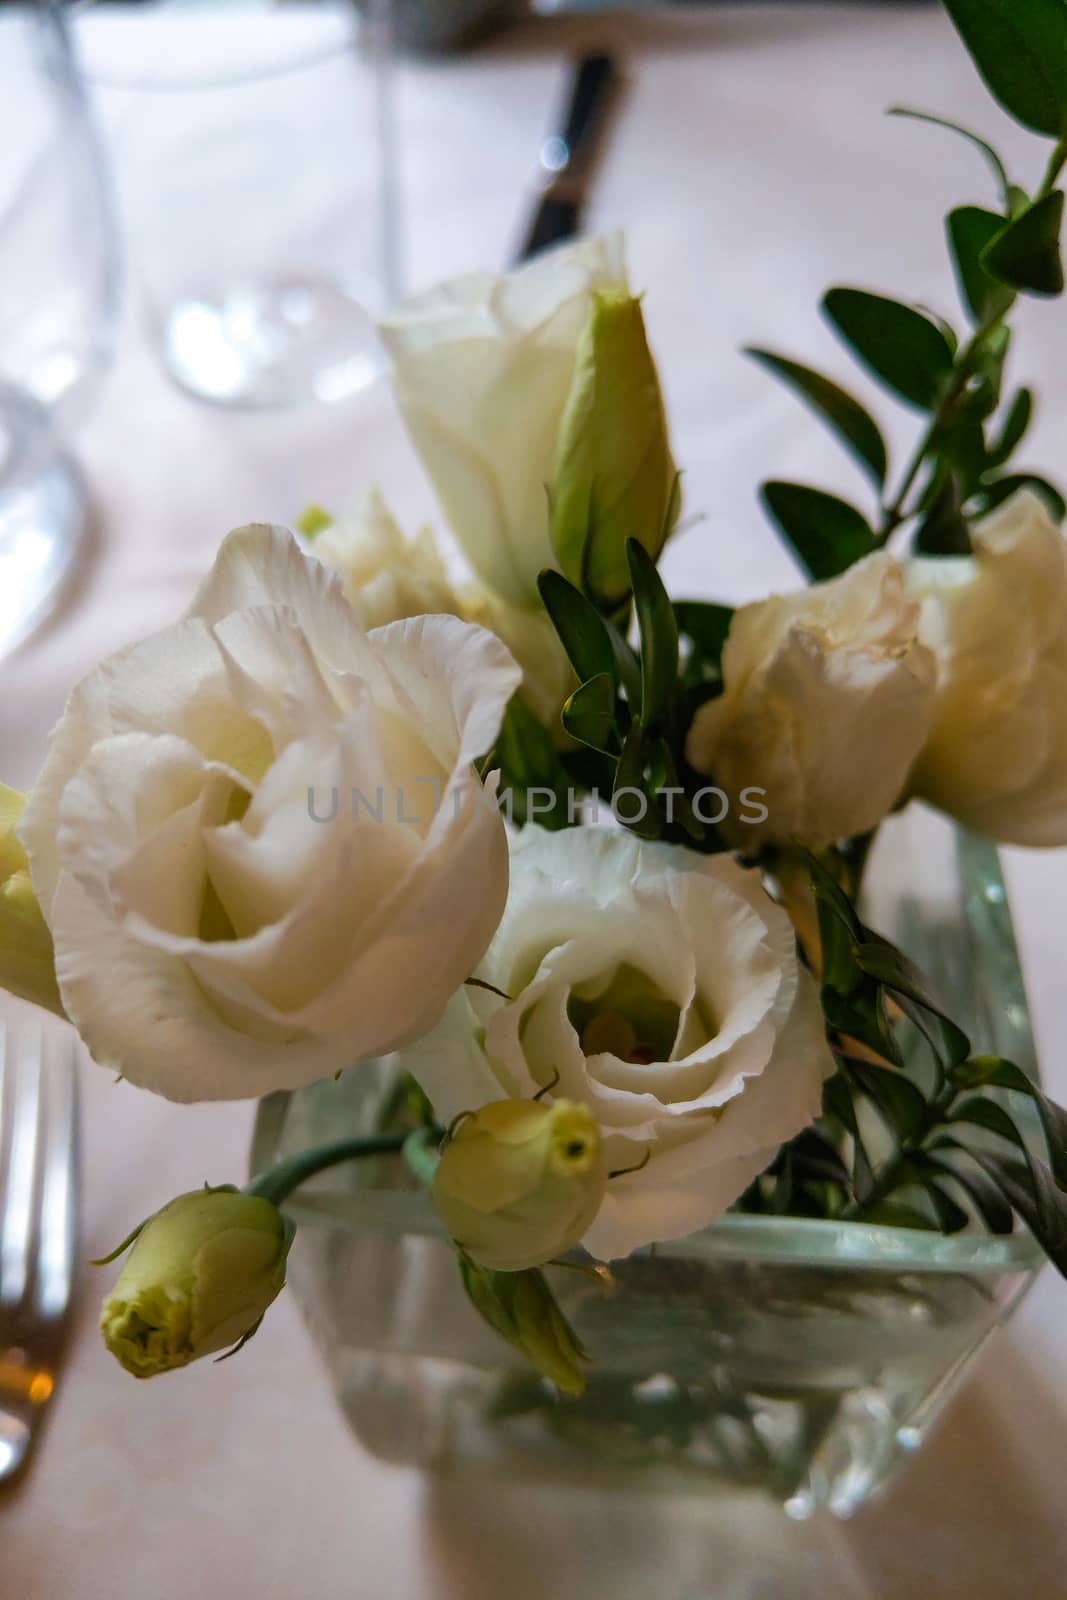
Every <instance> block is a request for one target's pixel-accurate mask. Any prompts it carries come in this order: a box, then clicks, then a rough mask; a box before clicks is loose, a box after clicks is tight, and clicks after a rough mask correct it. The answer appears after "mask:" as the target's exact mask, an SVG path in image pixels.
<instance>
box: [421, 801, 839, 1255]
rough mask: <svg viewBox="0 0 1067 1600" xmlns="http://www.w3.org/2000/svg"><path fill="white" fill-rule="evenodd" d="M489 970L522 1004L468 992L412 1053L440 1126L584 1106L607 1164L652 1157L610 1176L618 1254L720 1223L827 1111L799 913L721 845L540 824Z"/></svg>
mask: <svg viewBox="0 0 1067 1600" xmlns="http://www.w3.org/2000/svg"><path fill="white" fill-rule="evenodd" d="M479 976H480V977H482V978H483V979H485V980H486V981H487V982H488V983H491V984H493V985H494V986H495V987H496V988H498V989H500V990H502V991H503V992H504V993H505V994H506V995H507V996H508V997H509V998H508V999H507V1000H506V1001H504V1000H501V999H499V998H496V997H494V996H493V995H492V994H490V993H488V992H486V991H483V990H473V989H467V990H464V991H463V992H461V993H460V994H458V995H457V996H456V997H455V998H454V999H453V1001H452V1003H451V1004H450V1006H449V1009H448V1011H447V1013H446V1015H445V1018H444V1020H443V1021H442V1022H441V1023H440V1025H439V1026H438V1027H437V1028H436V1029H434V1031H433V1032H432V1033H431V1034H429V1035H428V1036H427V1037H426V1038H424V1039H422V1040H420V1041H419V1042H418V1043H417V1044H415V1045H414V1046H412V1047H411V1048H410V1049H408V1050H407V1051H405V1052H404V1053H403V1055H402V1056H401V1061H402V1064H403V1065H404V1066H405V1067H407V1068H408V1069H409V1070H410V1071H412V1072H413V1073H414V1074H415V1076H416V1077H417V1078H418V1080H419V1082H420V1083H421V1084H422V1086H423V1088H424V1089H425V1091H426V1093H427V1094H428V1095H429V1097H430V1099H431V1100H432V1102H433V1105H434V1108H435V1111H436V1112H437V1115H438V1116H439V1117H440V1118H441V1119H442V1120H444V1121H447V1120H449V1119H450V1118H452V1117H453V1116H456V1115H458V1113H459V1112H461V1111H464V1110H470V1109H475V1108H477V1107H478V1106H481V1105H483V1104H485V1103H486V1102H488V1101H492V1100H499V1099H500V1098H501V1097H503V1096H517V1097H520V1098H529V1097H531V1096H532V1095H534V1094H536V1093H538V1092H539V1091H540V1090H542V1089H546V1088H548V1086H550V1085H551V1086H552V1088H551V1091H550V1092H551V1093H552V1094H554V1095H558V1096H561V1097H565V1098H567V1099H568V1100H573V1101H577V1102H579V1103H581V1104H584V1105H586V1106H587V1107H588V1108H589V1109H590V1111H591V1112H592V1114H593V1116H594V1118H595V1120H596V1122H597V1125H598V1127H599V1130H600V1134H601V1138H602V1139H603V1141H604V1148H605V1152H606V1159H607V1165H608V1169H609V1170H610V1171H614V1172H621V1171H624V1170H625V1169H630V1168H639V1170H634V1171H626V1175H624V1176H619V1177H615V1178H613V1179H611V1181H610V1182H609V1183H608V1186H607V1196H606V1198H605V1200H604V1202H603V1205H602V1206H601V1209H600V1212H599V1214H598V1216H597V1218H596V1221H595V1222H594V1224H593V1226H592V1227H591V1229H590V1230H589V1232H588V1233H587V1235H586V1238H585V1243H586V1245H587V1246H588V1248H589V1249H590V1250H591V1251H592V1252H593V1254H595V1255H598V1256H602V1257H605V1258H612V1257H618V1256H622V1255H626V1254H628V1253H629V1252H630V1251H631V1250H634V1249H636V1248H637V1247H638V1246H640V1245H646V1244H651V1243H653V1242H654V1241H656V1240H664V1239H673V1238H678V1237H681V1236H683V1235H685V1234H688V1233H691V1232H692V1231H693V1230H695V1229H697V1228H701V1227H704V1226H706V1225H707V1224H708V1223H710V1222H712V1221H713V1220H714V1218H715V1217H716V1216H718V1215H719V1214H720V1213H721V1212H722V1211H724V1210H725V1209H726V1207H727V1206H729V1205H730V1204H731V1203H732V1202H733V1201H734V1200H736V1199H737V1197H738V1196H739V1195H740V1194H741V1193H742V1192H743V1191H744V1190H745V1189H746V1188H747V1187H748V1185H749V1183H751V1182H752V1180H753V1179H754V1178H755V1177H757V1176H758V1174H759V1173H760V1172H761V1171H762V1170H763V1169H764V1168H765V1167H766V1166H767V1164H768V1163H769V1162H770V1160H771V1159H772V1158H773V1156H774V1153H775V1151H776V1150H777V1148H778V1147H779V1145H780V1144H781V1143H782V1142H783V1141H784V1140H786V1139H789V1138H791V1137H792V1136H793V1135H795V1134H797V1133H799V1132H800V1131H801V1130H802V1129H803V1128H804V1127H806V1126H807V1125H808V1124H809V1123H810V1122H811V1120H812V1118H813V1117H815V1116H816V1115H817V1114H818V1112H819V1109H820V1104H821V1085H822V1082H823V1080H824V1078H825V1077H827V1076H828V1075H829V1073H831V1072H832V1071H833V1059H832V1056H831V1054H830V1051H829V1048H828V1046H827V1043H826V1039H825V1032H824V1027H823V1020H822V1013H821V1009H820V1006H819V1002H818V995H817V992H816V989H815V984H814V982H813V980H812V978H811V977H810V975H809V974H808V973H807V972H806V971H804V970H803V969H802V968H801V967H800V965H799V962H798V960H797V956H796V951H795V936H794V932H793V928H792V924H791V923H790V921H789V918H788V916H787V915H786V913H785V912H784V911H783V910H782V909H781V908H780V907H778V906H776V905H775V904H774V903H773V902H772V901H771V900H770V898H769V897H768V896H767V894H766V893H765V891H764V889H763V887H762V884H761V881H760V879H759V876H758V874H756V873H754V872H746V871H744V870H743V869H742V868H740V867H739V866H737V865H736V864H735V863H734V862H733V861H732V860H731V859H729V858H728V857H725V856H712V857H708V856H698V855H696V854H695V853H693V852H690V851H686V850H683V849H679V848H677V847H675V846H670V845H659V844H645V843H641V842H639V841H638V840H636V839H634V838H633V836H632V835H628V834H623V833H619V832H615V831H610V830H607V829H597V828H578V829H571V830H566V831H564V832H561V833H543V832H541V830H539V829H537V828H527V829H525V830H524V832H523V833H522V835H521V836H520V837H519V839H518V840H517V842H516V843H515V844H514V846H513V849H512V879H511V893H510V896H509V900H508V906H507V910H506V911H505V914H504V917H503V919H502V921H501V924H500V927H499V929H498V930H497V934H496V936H495V938H494V940H493V943H492V945H491V946H490V949H489V952H488V954H487V956H486V960H485V962H484V963H483V965H482V967H481V968H480V969H479ZM627 1013H629V1020H627ZM642 1027H644V1028H645V1029H646V1030H647V1031H648V1032H649V1037H648V1038H646V1039H642V1038H641V1036H640V1030H641V1028H642ZM628 1028H629V1029H631V1031H632V1033H633V1038H632V1039H630V1038H628V1039H627V1040H626V1043H627V1045H628V1046H629V1048H627V1049H626V1051H625V1053H624V1054H620V1053H616V1051H615V1050H613V1049H612V1048H611V1045H612V1043H613V1040H612V1037H611V1036H612V1034H614V1035H615V1036H616V1037H615V1040H614V1042H615V1043H616V1044H617V1043H618V1040H619V1037H620V1033H621V1032H625V1030H626V1029H628ZM605 1046H606V1048H605ZM587 1052H588V1053H587ZM642 1163H644V1164H643V1165H642Z"/></svg>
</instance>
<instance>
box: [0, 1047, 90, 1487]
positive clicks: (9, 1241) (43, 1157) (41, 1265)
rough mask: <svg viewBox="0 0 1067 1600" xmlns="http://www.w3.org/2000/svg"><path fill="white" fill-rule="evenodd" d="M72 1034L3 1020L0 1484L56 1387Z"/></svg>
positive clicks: (70, 1251) (68, 1248)
mask: <svg viewBox="0 0 1067 1600" xmlns="http://www.w3.org/2000/svg"><path fill="white" fill-rule="evenodd" d="M76 1048H77V1047H76V1041H75V1039H74V1036H73V1034H72V1033H71V1034H69V1035H68V1034H67V1033H66V1032H62V1033H60V1032H58V1031H57V1030H53V1029H48V1030H44V1029H41V1028H26V1029H18V1028H15V1027H12V1026H10V1025H4V1024H0V1482H3V1481H4V1480H5V1479H8V1478H12V1477H14V1475H15V1474H16V1473H17V1472H19V1471H20V1469H21V1468H22V1467H23V1466H24V1465H25V1464H26V1462H27V1461H28V1459H29V1456H30V1452H31V1450H32V1448H33V1445H34V1441H35V1440H36V1438H37V1435H38V1433H39V1430H40V1426H41V1423H42V1421H43V1419H44V1417H45V1415H46V1413H47V1411H48V1404H49V1401H50V1399H51V1397H52V1395H53V1393H54V1391H55V1387H56V1378H57V1372H58V1368H59V1363H60V1359H61V1356H62V1345H63V1335H64V1332H65V1326H66V1320H67V1311H68V1308H69V1305H70V1298H71V1286H72V1282H73V1277H74V1261H75V1253H76V1250H77V1238H78V1093H77V1077H76Z"/></svg>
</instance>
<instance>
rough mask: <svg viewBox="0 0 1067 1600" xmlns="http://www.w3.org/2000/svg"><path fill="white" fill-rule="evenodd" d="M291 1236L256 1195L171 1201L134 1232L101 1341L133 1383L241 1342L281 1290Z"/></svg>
mask: <svg viewBox="0 0 1067 1600" xmlns="http://www.w3.org/2000/svg"><path fill="white" fill-rule="evenodd" d="M292 1237H293V1230H292V1227H291V1225H290V1224H289V1223H288V1222H287V1221H286V1220H285V1218H284V1217H283V1216H282V1214H281V1212H280V1211H279V1210H278V1209H277V1207H276V1206H273V1205H271V1203H270V1201H269V1200H263V1199H261V1198H259V1196H257V1195H248V1194H242V1193H241V1192H240V1191H239V1190H237V1189H232V1188H222V1189H196V1190H194V1191H193V1192H192V1193H191V1194H181V1195H179V1196H178V1198H177V1199H176V1200H172V1201H171V1202H170V1204H169V1205H165V1206H164V1207H163V1209H162V1210H161V1211H157V1212H156V1214H155V1216H153V1217H150V1218H149V1219H148V1221H147V1222H146V1223H144V1224H143V1226H142V1227H141V1228H140V1230H139V1231H138V1233H137V1234H136V1237H135V1240H134V1245H133V1249H132V1250H131V1251H130V1255H129V1259H128V1260H127V1262H126V1265H125V1266H124V1267H123V1269H122V1272H121V1273H120V1274H119V1278H118V1282H117V1283H116V1284H115V1287H114V1288H113V1289H112V1291H111V1293H110V1294H109V1295H108V1297H107V1299H106V1300H105V1301H104V1305H103V1309H102V1311H101V1313H100V1329H101V1332H102V1333H103V1335H104V1343H105V1344H106V1345H107V1347H108V1349H109V1350H110V1351H111V1354H112V1355H113V1356H115V1357H116V1359H117V1360H118V1361H120V1362H121V1364H122V1365H123V1366H124V1367H125V1368H126V1371H127V1372H132V1374H133V1376H134V1377H135V1378H151V1377H154V1376H155V1374H156V1373H158V1372H171V1371H173V1370H174V1369H175V1368H176V1367H185V1366H188V1364H189V1362H190V1361H196V1360H198V1359H199V1358H200V1357H201V1356H208V1355H213V1354H214V1353H215V1352H216V1351H217V1350H225V1349H227V1348H228V1347H229V1346H231V1345H239V1344H242V1343H244V1341H245V1340H247V1339H250V1338H251V1337H252V1335H253V1334H254V1333H255V1331H256V1329H257V1327H258V1326H259V1323H260V1322H261V1320H262V1318H263V1314H264V1312H265V1311H266V1310H267V1307H268V1306H269V1305H270V1304H271V1302H272V1301H273V1300H274V1299H275V1297H276V1296H277V1294H278V1292H279V1290H280V1289H281V1288H282V1286H283V1285H284V1283H285V1260H286V1256H287V1255H288V1253H289V1245H290V1243H291V1242H292Z"/></svg>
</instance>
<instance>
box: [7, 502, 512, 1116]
mask: <svg viewBox="0 0 1067 1600" xmlns="http://www.w3.org/2000/svg"><path fill="white" fill-rule="evenodd" d="M518 679H519V673H518V669H517V668H516V666H515V664H514V662H513V661H512V659H511V657H510V656H509V655H508V653H507V651H506V650H505V649H504V648H503V646H502V645H501V644H500V643H499V642H498V641H497V640H496V639H494V638H492V637H491V635H489V634H487V633H485V632H484V631H483V630H482V629H479V628H473V627H470V626H468V625H467V624H466V623H463V622H459V621H457V620H456V619H455V618H451V617H423V618H419V619H417V620H415V621H411V622H398V623H393V624H391V625H390V626H388V627H385V628H379V629H376V630H374V631H373V632H371V633H370V634H365V633H364V632H363V630H362V629H361V628H360V626H359V624H358V623H357V621H356V619H355V617H354V615H353V613H352V610H351V608H350V607H349V605H348V603H347V601H346V600H345V598H344V596H343V594H342V592H341V587H340V583H339V581H338V580H337V578H336V577H335V576H333V575H332V574H330V573H329V572H328V571H327V569H326V568H325V567H324V566H323V565H322V563H321V562H318V561H313V560H311V559H310V558H309V557H307V556H305V555H303V554H302V553H301V551H300V549H299V548H298V546H297V544H296V542H295V540H294V539H293V537H292V535H291V534H289V533H287V532H286V531H285V530H284V529H280V528H270V527H252V528H244V529H239V530H238V531H237V532H236V533H233V534H231V535H230V536H229V538H228V539H227V540H226V541H225V543H224V544H223V546H222V549H221V551H220V553H219V556H218V559H217V561H216V563H215V567H214V570H213V572H212V573H211V575H210V577H209V578H208V580H207V582H206V583H205V585H204V587H203V588H202V590H201V592H200V594H199V596H198V597H197V599H196V601H195V603H194V605H193V608H192V610H191V612H190V614H189V615H188V616H187V617H186V618H185V620H184V621H182V622H179V623H177V624H176V625H175V626H174V627H172V628H167V629H165V630H164V631H163V632H162V633H159V634H156V635H155V636H154V637H152V638H149V639H146V640H145V641H144V642H143V643H142V644H138V645H134V646H132V647H131V648H130V649H128V650H124V651H121V652H120V653H119V654H118V655H116V656H113V657H112V658H111V659H110V660H108V661H106V662H105V663H104V664H103V665H102V666H101V667H100V668H98V669H97V671H96V672H94V673H92V674H91V675H90V676H89V677H88V678H87V679H86V680H85V682H84V683H83V684H82V685H81V686H80V687H79V688H78V689H76V690H75V692H74V694H73V695H72V697H71V699H70V702H69V704H68V706H67V709H66V711H65V712H64V715H63V718H62V720H61V722H60V723H59V726H58V728H57V729H56V730H55V732H54V734H53V735H52V741H51V747H50V751H49V755H48V759H47V761H46V763H45V767H44V769H43V771H42V773H41V775H40V777H39V778H38V781H37V783H36V785H35V787H34V789H33V791H32V793H31V795H30V797H29V801H28V804H27V806H26V810H25V813H24V815H23V817H22V821H21V823H20V826H19V830H18V832H19V836H20V838H21V840H22V842H23V844H24V846H25V848H26V853H27V855H28V857H29V864H30V872H31V875H32V880H33V887H34V889H35V891H36V894H37V897H38V899H39V901H40V905H41V909H42V911H43V913H44V916H45V918H46V920H47V922H48V924H49V927H50V929H51V933H52V938H53V940H54V944H55V961H56V976H57V979H58V983H59V989H60V994H61V996H62V1000H63V1004H64V1007H65V1009H66V1011H67V1014H68V1015H69V1017H70V1018H71V1020H72V1021H73V1022H74V1024H75V1026H76V1027H77V1028H78V1030H79V1032H80V1033H81V1035H82V1037H83V1038H84V1039H85V1041H86V1043H87V1044H88V1046H89V1048H90V1050H91V1051H92V1053H93V1055H94V1056H95V1057H96V1059H97V1060H98V1061H100V1062H102V1063H104V1064H105V1065H107V1066H110V1067H112V1068H114V1069H116V1070H117V1071H119V1072H121V1073H123V1074H124V1075H125V1076H126V1077H127V1078H129V1079H130V1080H131V1081H133V1082H135V1083H138V1084H142V1085H143V1086H145V1087H146V1088H149V1089H154V1090H156V1091H157V1092H158V1093H160V1094H164V1095H166V1096H168V1097H169V1098H170V1099H174V1100H218V1099H239V1098H241V1097H243V1096H249V1095H262V1094H267V1093H269V1092H270V1091H271V1090H273V1089H292V1088H297V1087H298V1086H300V1085H302V1084H307V1083H311V1082H313V1081H314V1080H316V1079H318V1078H322V1077H326V1076H329V1075H331V1074H333V1073H335V1072H337V1071H339V1070H340V1069H341V1068H344V1067H347V1066H350V1065H352V1064H353V1063H354V1062H356V1061H358V1060H359V1059H360V1058H362V1057H364V1056H370V1055H378V1054H381V1053H382V1052H384V1051H387V1050H389V1049H391V1048H393V1047H394V1046H395V1045H397V1044H399V1043H403V1042H404V1041H405V1040H407V1039H411V1038H413V1037H416V1036H417V1035H418V1034H420V1033H422V1032H424V1031H425V1030H426V1029H427V1028H428V1027H431V1026H432V1025H433V1023H434V1022H435V1021H436V1020H437V1018H438V1017H439V1016H440V1015H441V1013H442V1011H443V1009H444V1007H445V1005H446V1003H447V1001H448V998H449V996H450V995H451V994H452V992H453V991H454V990H455V989H456V987H457V985H459V984H461V983H463V981H464V980H465V979H466V978H467V976H468V975H469V974H470V972H471V971H472V970H473V968H474V967H475V966H476V965H477V963H478V961H479V960H480V958H481V956H482V953H483V951H484V950H485V947H486V945H487V944H488V942H489V939H490V938H491V936H492V934H493V931H494V929H495V927H496V924H497V921H498V919H499V917H500V913H501V911H502V909H503V905H504V900H505V896H506V893H507V878H508V855H507V840H506V835H505V831H504V826H503V822H502V819H501V818H500V816H499V815H498V814H497V812H496V809H495V807H494V805H492V804H491V803H490V802H489V801H488V800H487V799H486V797H485V795H484V794H483V791H482V788H481V785H480V783H479V780H478V778H477V775H476V773H475V771H474V768H473V766H472V762H473V761H474V760H475V758H476V757H478V756H479V755H481V754H482V753H483V752H484V751H485V750H487V749H488V748H490V747H491V745H492V744H493V742H494V739H495V737H496V733H497V730H498V727H499V723H500V718H501V715H502V712H503V708H504V706H505V704H506V702H507V700H508V698H509V697H510V695H511V694H512V692H513V690H514V689H515V687H516V684H517V683H518ZM438 802H439V803H438Z"/></svg>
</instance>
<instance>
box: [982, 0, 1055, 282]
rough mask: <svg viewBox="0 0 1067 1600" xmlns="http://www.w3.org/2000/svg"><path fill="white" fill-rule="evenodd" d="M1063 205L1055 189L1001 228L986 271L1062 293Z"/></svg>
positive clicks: (986, 252) (987, 252)
mask: <svg viewBox="0 0 1067 1600" xmlns="http://www.w3.org/2000/svg"><path fill="white" fill-rule="evenodd" d="M1064 9H1065V11H1067V7H1064ZM1065 27H1067V24H1065ZM1063 206H1064V194H1063V190H1062V189H1055V190H1053V192H1052V194H1046V195H1044V196H1043V197H1042V198H1041V199H1040V200H1035V202H1034V204H1033V205H1032V206H1030V207H1029V209H1028V210H1026V211H1024V212H1023V213H1022V215H1021V216H1018V217H1016V218H1015V220H1014V221H1013V222H1009V223H1008V224H1007V226H1006V227H1002V228H1001V230H1000V232H999V233H998V234H996V235H995V236H994V238H992V239H991V240H990V242H989V243H988V244H987V245H986V246H985V248H984V249H983V250H982V253H981V264H982V266H983V268H984V269H985V271H986V272H987V273H990V274H992V276H993V277H994V278H999V279H1000V281H1001V282H1002V283H1007V284H1010V285H1011V287H1012V288H1013V289H1019V290H1021V291H1022V292H1023V293H1025V294H1040V295H1058V294H1062V293H1063V288H1064V277H1063V258H1062V256H1061V254H1060V232H1061V229H1062V227H1063Z"/></svg>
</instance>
